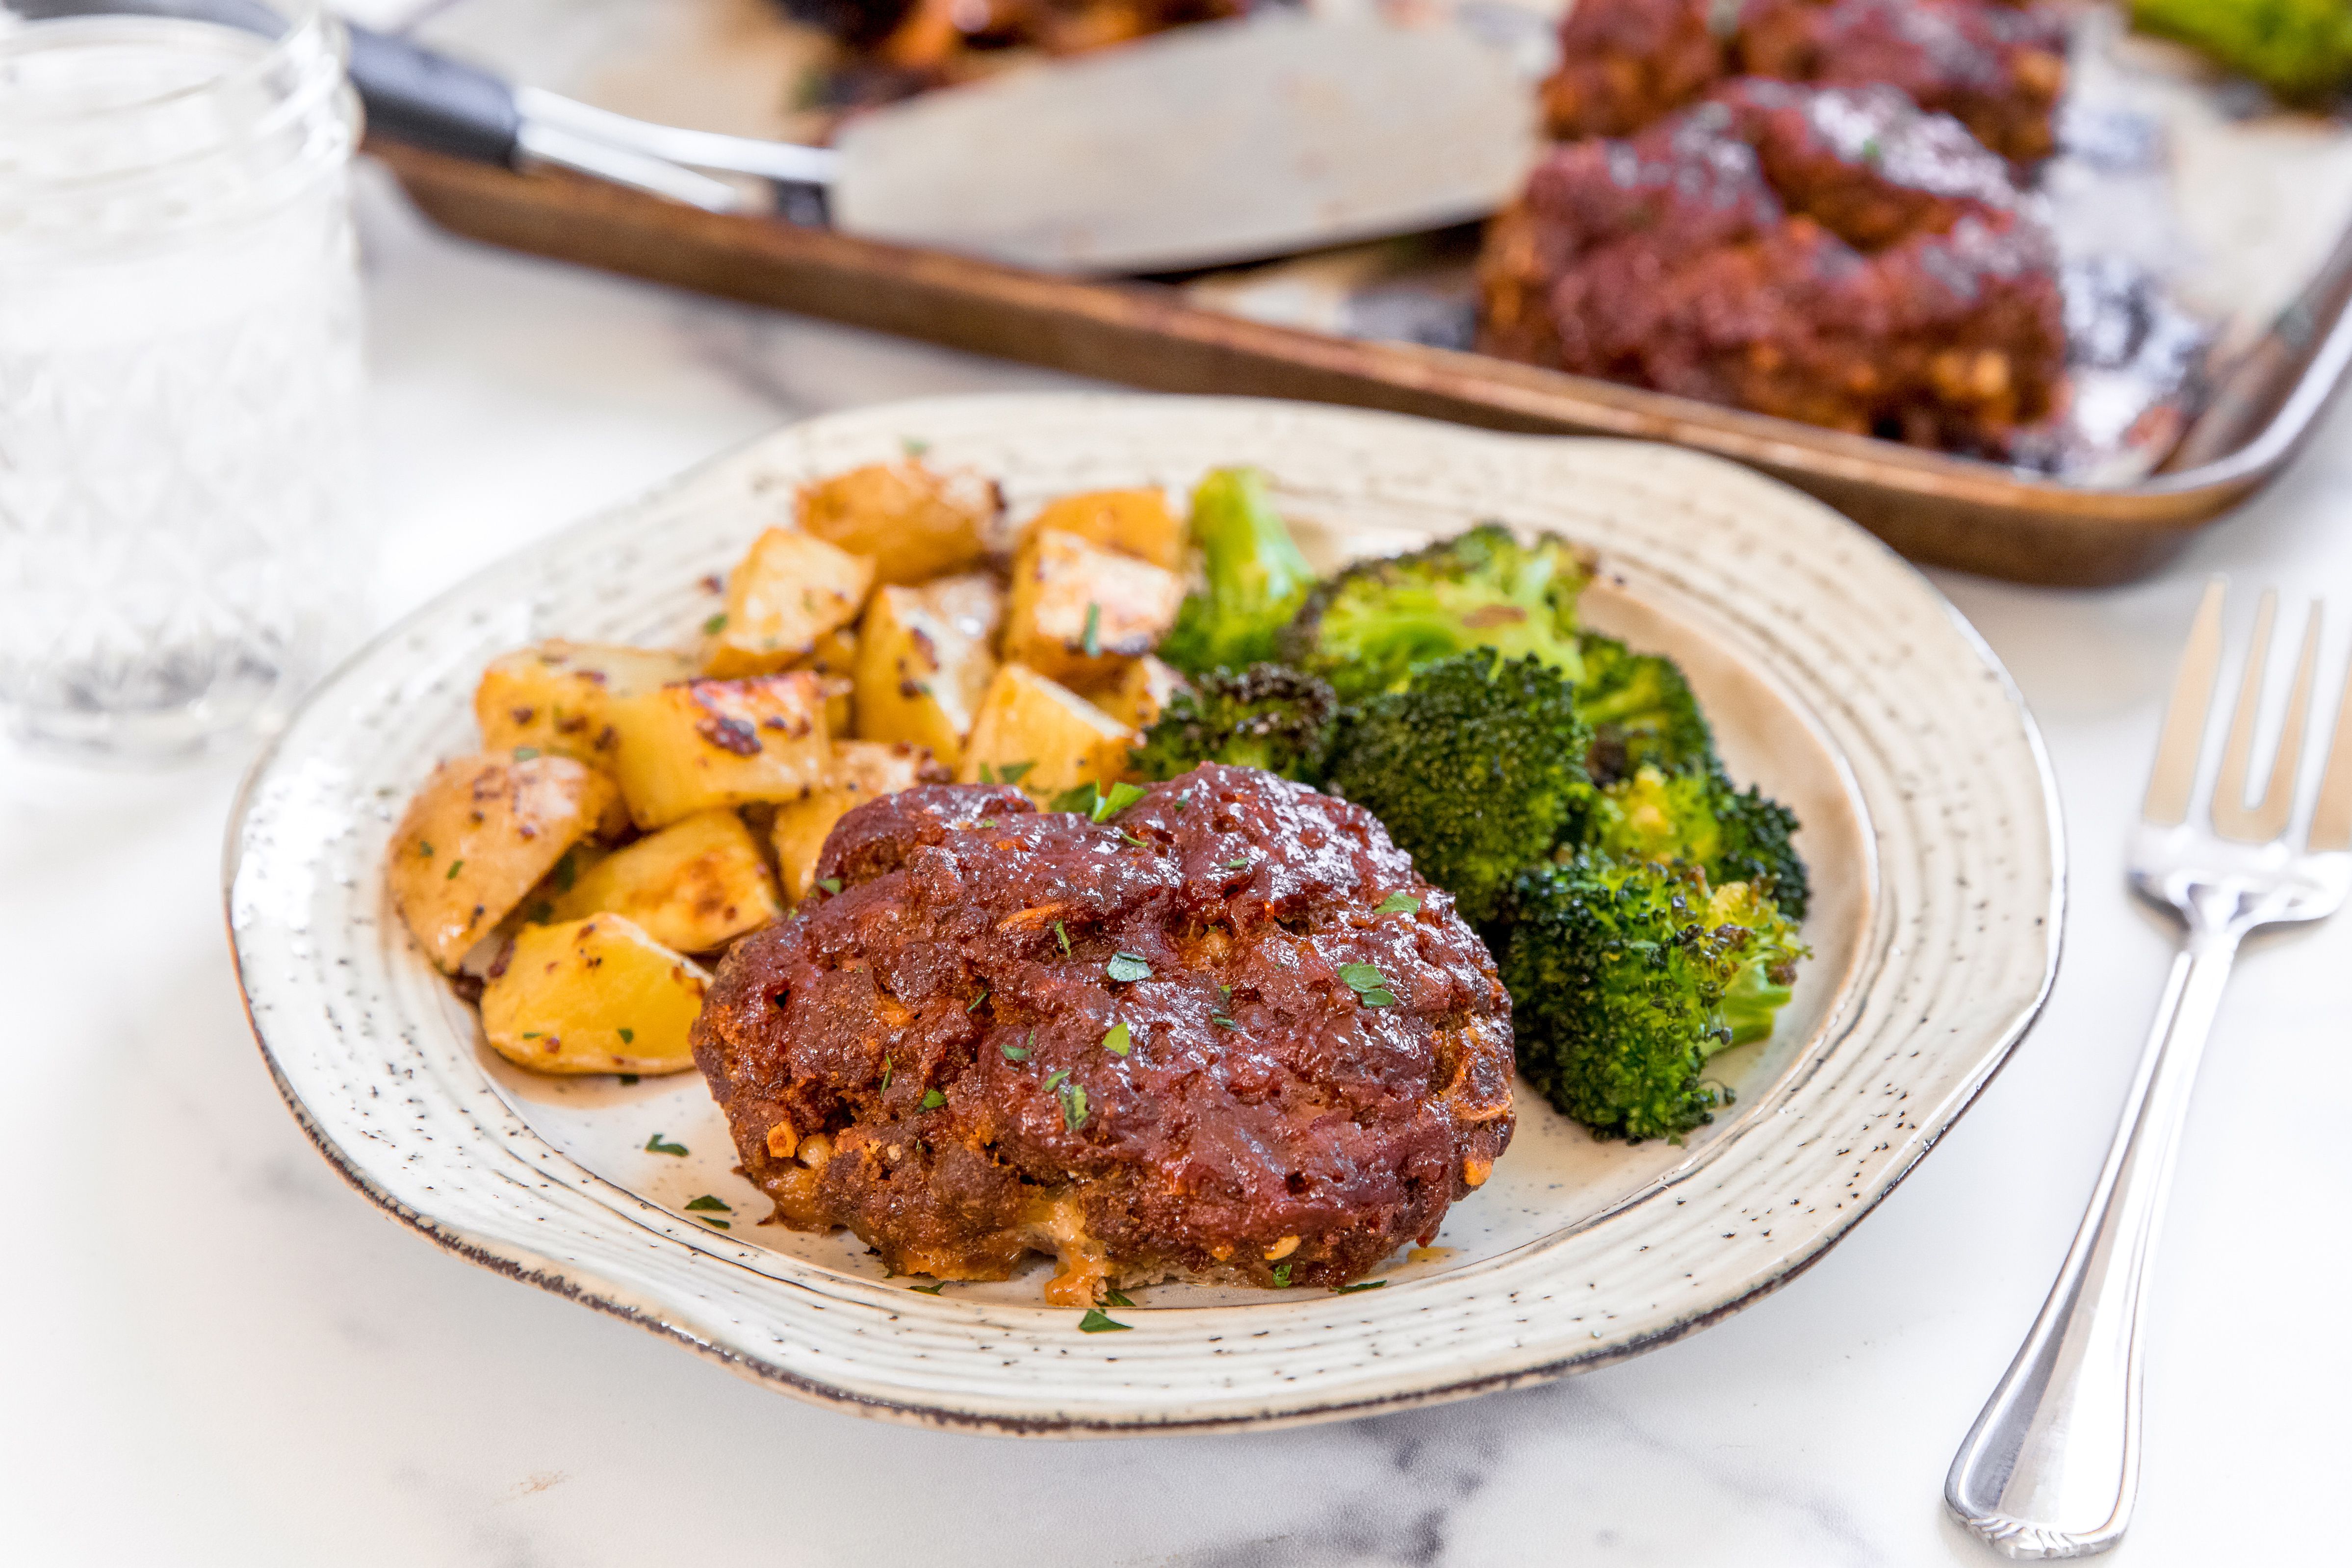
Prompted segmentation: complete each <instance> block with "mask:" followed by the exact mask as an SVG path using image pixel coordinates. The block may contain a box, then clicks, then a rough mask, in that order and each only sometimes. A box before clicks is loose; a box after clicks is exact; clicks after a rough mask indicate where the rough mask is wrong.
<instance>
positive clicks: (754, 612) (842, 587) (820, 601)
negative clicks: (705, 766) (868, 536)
mask: <svg viewBox="0 0 2352 1568" xmlns="http://www.w3.org/2000/svg"><path fill="white" fill-rule="evenodd" d="M873 586H874V558H873V557H872V556H865V555H852V554H850V553H849V552H848V551H847V550H845V549H840V548H838V547H837V546H835V545H829V544H827V543H825V542H824V540H823V539H820V538H811V537H810V536H809V535H807V534H803V533H794V532H793V530H791V529H790V528H770V529H769V530H768V531H767V532H766V533H763V534H761V536H760V537H759V538H758V539H756V540H754V541H753V543H752V545H751V553H750V554H748V555H746V556H745V557H744V558H743V559H742V562H741V564H740V565H738V566H737V567H736V568H735V570H733V571H732V572H731V573H730V574H729V575H728V579H727V618H726V619H725V620H724V621H723V622H719V631H718V633H717V635H716V636H715V637H714V638H713V639H712V640H711V644H710V651H709V655H708V657H707V658H706V659H705V660H704V662H703V673H704V674H709V675H713V676H716V677H718V678H719V679H721V680H730V679H733V678H735V677H737V676H740V675H772V674H775V673H776V672H777V671H778V670H782V669H789V668H791V667H792V666H793V665H794V664H797V663H798V662H799V661H800V660H802V659H804V658H806V657H808V656H809V655H810V654H811V653H815V652H816V648H817V643H818V641H819V640H820V639H822V638H823V637H824V636H825V634H826V633H828V632H835V631H838V630H839V629H840V628H842V627H844V626H846V625H849V624H850V623H851V622H855V621H856V619H857V612H859V611H861V610H863V609H865V608H866V593H867V591H869V590H871V589H872V588H873Z"/></svg>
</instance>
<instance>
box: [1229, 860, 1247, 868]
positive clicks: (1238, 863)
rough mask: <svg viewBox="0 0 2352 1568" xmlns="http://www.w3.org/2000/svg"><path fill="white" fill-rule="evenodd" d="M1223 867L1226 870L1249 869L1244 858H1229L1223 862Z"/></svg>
mask: <svg viewBox="0 0 2352 1568" xmlns="http://www.w3.org/2000/svg"><path fill="white" fill-rule="evenodd" d="M1225 869H1226V870H1227V871H1247V870H1249V862H1248V861H1247V860H1245V859H1244V860H1230V861H1227V862H1225Z"/></svg>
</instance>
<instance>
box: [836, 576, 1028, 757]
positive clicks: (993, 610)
mask: <svg viewBox="0 0 2352 1568" xmlns="http://www.w3.org/2000/svg"><path fill="white" fill-rule="evenodd" d="M1003 605H1004V592H1003V590H1002V589H1000V588H998V587H997V585H996V583H995V580H993V579H992V578H989V577H986V576H983V575H982V574H980V573H976V572H975V573H972V574H970V575H967V576H963V577H950V578H942V579H941V580H939V581H937V582H933V583H928V584H926V585H924V586H923V587H921V588H882V589H877V590H876V591H875V593H874V601H873V603H872V605H871V606H870V607H869V608H868V609H867V610H866V622H865V624H864V625H863V626H861V627H860V628H859V629H858V633H857V675H856V694H857V695H856V707H857V734H858V736H859V737H860V738H861V739H865V740H903V741H906V742H908V744H909V745H913V746H919V747H925V748H926V749H928V750H929V751H930V752H931V753H932V754H933V755H934V756H937V757H940V758H953V757H955V756H956V755H957V754H958V753H960V752H961V750H962V749H963V741H964V737H965V736H967V735H969V734H971V723H972V719H973V718H974V717H975V716H977V715H978V714H979V712H980V699H981V697H982V695H983V694H984V693H986V691H987V690H988V682H989V678H990V677H991V676H992V675H993V674H996V655H995V653H994V652H993V651H992V650H993V648H994V646H995V641H996V628H997V623H998V622H999V621H1000V620H1002V618H1003Z"/></svg>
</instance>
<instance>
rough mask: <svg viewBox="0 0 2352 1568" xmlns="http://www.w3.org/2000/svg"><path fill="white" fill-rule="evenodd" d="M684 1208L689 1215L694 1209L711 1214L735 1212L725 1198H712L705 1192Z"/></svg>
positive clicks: (733, 1207)
mask: <svg viewBox="0 0 2352 1568" xmlns="http://www.w3.org/2000/svg"><path fill="white" fill-rule="evenodd" d="M686 1207H687V1209H688V1212H689V1213H691V1212H692V1211H694V1210H696V1209H709V1211H710V1212H711V1213H713V1214H732V1213H734V1212H735V1206H734V1205H733V1204H731V1203H729V1202H728V1201H727V1200H726V1199H725V1198H720V1197H711V1196H710V1194H709V1193H707V1192H706V1193H704V1194H703V1195H702V1196H701V1197H698V1198H696V1199H695V1200H694V1201H693V1202H692V1203H689V1204H688V1205H687V1206H686Z"/></svg>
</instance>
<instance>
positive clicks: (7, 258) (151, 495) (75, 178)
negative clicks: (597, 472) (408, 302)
mask: <svg viewBox="0 0 2352 1568" xmlns="http://www.w3.org/2000/svg"><path fill="white" fill-rule="evenodd" d="M0 5H5V0H0ZM246 14H247V15H249V16H250V17H251V19H252V21H253V23H254V25H256V26H271V27H274V32H271V33H268V34H265V33H259V32H249V31H240V30H236V29H232V28H229V27H226V26H215V25H213V24H211V23H205V22H193V21H183V20H175V19H172V18H168V17H161V16H112V15H110V16H88V17H81V18H77V19H72V20H58V21H37V22H29V23H26V22H20V21H16V19H15V18H12V17H10V16H8V15H7V14H6V12H5V10H0V723H5V726H6V727H7V729H8V731H9V733H10V734H11V735H12V736H13V737H15V738H16V739H17V740H18V741H19V742H20V743H23V744H26V745H27V746H29V747H34V748H37V749H44V750H50V751H58V752H65V753H68V754H72V755H77V756H80V757H83V758H90V759H94V760H105V759H119V760H128V761H153V760H159V759H163V758H173V757H177V756H185V755H191V754H194V753H196V752H200V751H202V750H204V749H205V748H206V747H210V746H212V745H215V743H220V742H224V741H230V742H234V741H236V740H238V739H241V738H242V737H247V736H249V735H251V734H253V733H254V732H255V731H257V730H263V729H267V728H268V727H271V726H272V725H273V724H274V723H276V722H277V721H278V720H279V719H281V718H282V717H283V716H284V714H285V712H286V710H287V708H288V707H289V706H290V704H291V703H292V701H293V699H294V698H296V697H297V696H299V695H300V693H301V690H302V688H303V687H304V686H305V685H307V684H308V683H309V682H310V679H311V678H312V677H314V676H315V675H316V674H319V673H320V669H321V667H322V665H323V664H324V662H325V660H326V659H327V658H328V657H329V656H330V655H331V653H334V652H337V651H339V647H340V644H341V643H343V642H344V641H345V640H346V639H347V638H348V637H349V635H350V634H351V633H352V632H354V631H356V630H357V629H358V628H359V627H360V626H361V625H362V623H363V618H362V610H361V605H360V602H359V598H360V595H359V585H360V574H361V571H362V568H363V564H364V552H363V551H362V548H361V539H360V538H359V533H360V526H359V518H358V508H359V496H358V494H357V485H356V479H357V474H358V466H359V465H358V455H359V454H358V443H359V438H360V431H359V398H360V390H361V377H360V358H359V352H360V315H359V287H358V274H357V267H356V264H355V259H354V254H353V244H352V224H351V202H350V191H349V166H350V162H351V154H352V145H353V142H354V141H355V140H356V137H357V134H358V124H359V110H358V102H357V99H355V98H354V97H353V95H352V91H351V89H350V88H349V86H348V85H347V84H346V83H345V81H344V79H343V54H344V47H345V39H344V36H343V32H342V28H341V26H340V24H338V23H337V22H335V21H334V19H333V18H332V17H331V16H326V15H325V14H324V13H323V12H322V11H320V8H319V6H318V4H317V0H279V5H278V8H277V9H274V10H264V9H262V8H261V7H260V6H259V5H253V6H250V7H248V8H247V13H246Z"/></svg>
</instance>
